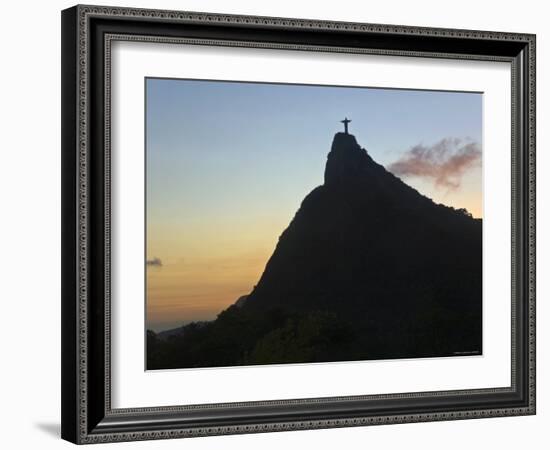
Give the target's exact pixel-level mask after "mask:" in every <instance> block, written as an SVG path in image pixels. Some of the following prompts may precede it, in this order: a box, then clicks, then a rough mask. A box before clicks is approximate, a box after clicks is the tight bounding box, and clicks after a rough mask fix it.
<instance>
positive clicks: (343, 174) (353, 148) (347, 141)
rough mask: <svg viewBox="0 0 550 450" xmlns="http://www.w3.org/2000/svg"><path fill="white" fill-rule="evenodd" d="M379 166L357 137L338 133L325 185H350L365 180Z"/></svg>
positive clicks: (326, 173)
mask: <svg viewBox="0 0 550 450" xmlns="http://www.w3.org/2000/svg"><path fill="white" fill-rule="evenodd" d="M374 166H377V164H376V163H374V161H373V160H372V158H371V157H370V156H369V155H368V153H367V151H366V150H365V149H364V148H361V146H360V145H359V144H358V143H357V140H356V139H355V136H354V135H353V134H348V133H336V134H335V135H334V139H333V141H332V147H331V150H330V152H329V154H328V156H327V164H326V166H325V185H328V186H334V185H349V184H350V183H351V184H355V183H354V181H357V180H360V179H364V177H365V176H368V172H369V171H372V169H374Z"/></svg>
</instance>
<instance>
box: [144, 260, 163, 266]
mask: <svg viewBox="0 0 550 450" xmlns="http://www.w3.org/2000/svg"><path fill="white" fill-rule="evenodd" d="M145 263H146V264H147V266H149V267H162V261H161V260H160V258H153V259H148V260H147V261H146V262H145Z"/></svg>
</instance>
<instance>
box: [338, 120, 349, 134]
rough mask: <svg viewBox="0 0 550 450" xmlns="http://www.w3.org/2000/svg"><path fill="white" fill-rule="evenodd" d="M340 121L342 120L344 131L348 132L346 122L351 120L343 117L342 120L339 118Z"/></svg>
mask: <svg viewBox="0 0 550 450" xmlns="http://www.w3.org/2000/svg"><path fill="white" fill-rule="evenodd" d="M340 122H342V123H343V124H344V131H345V133H346V134H349V133H348V123H350V122H351V120H349V119H348V118H347V117H346V118H345V119H344V120H341V121H340Z"/></svg>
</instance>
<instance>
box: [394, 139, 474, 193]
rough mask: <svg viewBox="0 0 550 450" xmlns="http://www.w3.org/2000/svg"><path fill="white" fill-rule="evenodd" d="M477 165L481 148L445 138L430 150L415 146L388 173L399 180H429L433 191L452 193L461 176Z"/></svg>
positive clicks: (471, 143)
mask: <svg viewBox="0 0 550 450" xmlns="http://www.w3.org/2000/svg"><path fill="white" fill-rule="evenodd" d="M480 164H481V148H480V145H479V144H478V143H477V142H474V141H465V140H462V139H458V138H445V139H442V140H441V141H439V142H437V143H436V144H434V145H431V146H425V145H422V144H418V145H415V146H414V147H412V148H411V149H409V150H408V151H407V152H405V154H403V155H402V156H401V158H400V159H398V160H397V161H395V162H394V163H392V164H390V165H389V166H388V170H389V171H390V172H392V173H394V174H395V175H397V176H401V177H423V178H430V179H433V181H434V184H435V186H436V187H446V188H448V189H456V188H458V187H460V184H461V182H462V176H463V175H464V173H466V171H468V169H470V168H472V167H476V166H479V165H480Z"/></svg>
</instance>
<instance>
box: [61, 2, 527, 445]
mask: <svg viewBox="0 0 550 450" xmlns="http://www.w3.org/2000/svg"><path fill="white" fill-rule="evenodd" d="M116 41H137V42H148V43H156V44H159V45H160V44H163V43H164V44H166V43H168V44H178V43H181V42H186V43H187V44H192V45H196V46H197V48H201V46H202V47H208V46H213V45H215V46H221V47H243V48H256V49H261V50H262V51H265V52H269V50H271V49H277V50H284V51H292V50H297V51H299V52H303V53H307V52H320V53H335V54H340V53H349V54H363V55H383V56H389V57H391V56H393V57H403V56H404V57H409V58H413V59H415V60H416V59H418V60H421V59H422V58H435V59H443V60H452V61H469V60H475V61H499V62H505V63H507V64H509V65H510V73H511V80H510V86H511V92H510V101H511V118H510V130H511V131H510V135H511V156H512V158H511V168H512V170H511V173H510V179H511V187H512V188H511V192H510V198H511V210H510V211H509V213H510V215H509V217H510V226H511V231H512V233H511V234H512V235H511V236H510V240H511V261H510V266H511V297H512V298H511V302H510V303H511V306H512V310H511V312H510V317H511V324H510V336H511V340H510V341H511V342H510V360H511V368H510V369H511V370H510V374H509V375H510V381H511V382H510V385H509V386H491V387H486V388H481V389H477V388H474V389H459V390H431V389H428V390H424V391H422V392H391V393H379V394H375V395H373V394H368V395H354V396H349V395H343V394H342V393H341V392H338V391H335V392H334V394H333V395H331V396H328V397H307V396H305V397H303V398H302V397H297V398H285V399H280V400H264V399H263V398H257V399H255V401H240V402H229V403H227V402H213V403H208V404H206V403H204V404H196V403H194V404H178V403H177V402H176V401H175V403H173V404H171V405H170V406H157V405H150V406H145V407H130V408H114V407H113V403H112V389H113V385H112V375H113V367H114V365H115V364H114V363H115V362H114V361H113V359H112V353H111V349H112V347H111V338H112V333H113V332H114V327H116V324H115V323H112V321H111V318H112V317H111V312H112V302H113V301H116V300H115V299H113V298H112V295H111V293H112V291H111V283H112V282H113V280H112V277H111V244H112V241H111V222H110V218H111V213H112V208H111V206H112V205H111V196H110V186H111V182H112V181H113V178H112V177H113V176H116V174H114V173H112V172H111V166H110V164H111V132H112V131H113V130H112V129H111V122H110V120H111V117H110V101H111V96H112V94H113V93H112V91H111V88H112V86H111V79H110V74H111V72H110V71H111V48H112V47H111V46H112V44H113V43H114V42H116ZM535 42H536V39H535V36H534V35H531V34H518V33H508V32H487V31H472V30H454V29H436V28H424V27H410V26H396V25H380V24H363V23H347V22H332V21H319V20H305V19H286V18H271V17H256V16H234V15H222V14H210V13H208V14H206V13H196V12H181V11H160V10H147V9H133V8H120V7H102V6H86V5H78V6H75V7H72V8H69V9H67V10H64V11H63V12H62V349H61V350H62V401H61V406H62V437H63V438H64V439H66V440H68V441H71V442H74V443H77V444H85V443H101V442H115V441H135V440H143V439H168V438H179V437H194V436H208V435H220V434H238V433H253V432H254V433H255V432H272V431H287V430H300V429H315V428H331V427H348V426H363V425H375V424H392V423H409V422H425V421H441V420H455V419H471V418H487V417H501V416H513V415H532V414H535V411H536V408H535V404H536V392H535ZM346 120H347V118H346ZM346 125H347V124H346Z"/></svg>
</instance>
